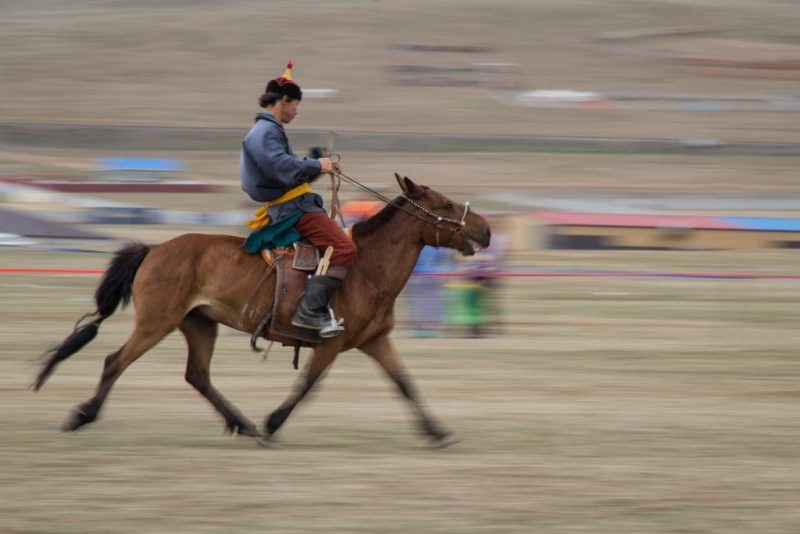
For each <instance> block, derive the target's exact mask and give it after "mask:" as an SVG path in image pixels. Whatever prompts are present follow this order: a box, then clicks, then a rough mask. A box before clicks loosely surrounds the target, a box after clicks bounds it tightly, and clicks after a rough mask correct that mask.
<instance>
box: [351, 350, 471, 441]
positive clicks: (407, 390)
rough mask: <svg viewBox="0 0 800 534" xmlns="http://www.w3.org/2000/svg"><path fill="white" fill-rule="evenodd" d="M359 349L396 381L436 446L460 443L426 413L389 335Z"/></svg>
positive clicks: (420, 423)
mask: <svg viewBox="0 0 800 534" xmlns="http://www.w3.org/2000/svg"><path fill="white" fill-rule="evenodd" d="M358 349H359V350H361V351H362V352H364V353H365V354H367V355H368V356H371V357H372V358H374V359H375V361H377V362H378V364H380V366H381V367H382V368H383V370H384V371H386V373H387V374H388V375H389V377H390V378H391V379H392V380H393V381H394V383H395V384H396V385H397V387H398V389H399V390H400V393H402V394H403V396H404V397H405V398H406V399H408V401H409V402H410V403H411V406H412V407H413V409H414V411H415V412H416V415H417V420H418V421H419V425H420V427H421V428H422V431H423V433H424V434H425V436H426V437H427V438H429V439H430V440H431V442H432V443H433V444H434V445H435V446H437V447H446V446H448V445H452V444H453V443H456V442H457V441H458V440H457V439H456V438H454V437H453V435H452V434H451V433H449V432H446V431H444V430H443V429H442V428H441V427H440V426H439V425H438V424H437V423H435V422H434V420H433V419H432V418H431V417H430V416H429V415H428V414H427V413H426V411H425V408H424V407H423V406H422V403H421V402H420V400H419V397H418V395H417V392H416V391H415V388H414V385H413V383H412V382H411V379H410V378H409V377H408V374H407V373H406V370H405V368H404V366H403V363H402V362H401V361H400V357H399V356H398V354H397V351H396V350H395V348H394V345H393V344H392V342H391V340H389V336H388V335H381V336H378V337H375V338H373V339H371V340H369V341H367V342H366V343H364V344H363V345H361V346H360V347H358Z"/></svg>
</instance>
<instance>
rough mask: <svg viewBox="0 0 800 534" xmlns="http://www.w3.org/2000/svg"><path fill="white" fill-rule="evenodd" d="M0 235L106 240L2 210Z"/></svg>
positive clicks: (91, 234)
mask: <svg viewBox="0 0 800 534" xmlns="http://www.w3.org/2000/svg"><path fill="white" fill-rule="evenodd" d="M0 233H6V234H16V235H18V236H25V237H50V238H59V239H108V238H107V237H106V236H104V235H101V234H96V233H94V232H87V231H85V230H80V229H78V228H75V227H73V226H70V225H68V224H63V223H59V222H55V221H51V220H48V219H45V218H41V217H35V216H33V215H28V214H26V213H22V212H19V211H14V210H8V209H2V208H0Z"/></svg>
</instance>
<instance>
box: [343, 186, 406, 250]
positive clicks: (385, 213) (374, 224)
mask: <svg viewBox="0 0 800 534" xmlns="http://www.w3.org/2000/svg"><path fill="white" fill-rule="evenodd" d="M405 202H406V197H404V196H403V195H400V196H399V197H397V198H395V199H394V200H392V201H391V202H389V203H388V204H386V205H385V206H384V207H383V209H382V210H381V211H379V212H378V213H376V214H375V215H373V216H372V217H370V218H369V219H367V220H365V221H361V222H357V223H356V224H354V225H353V239H355V238H358V237H364V236H366V235H369V234H371V233H372V232H374V231H375V230H377V229H378V228H380V227H381V226H383V225H384V224H386V223H387V222H389V220H391V218H392V217H394V214H395V213H397V212H398V211H399V209H400V208H399V206H402V205H403V204H405Z"/></svg>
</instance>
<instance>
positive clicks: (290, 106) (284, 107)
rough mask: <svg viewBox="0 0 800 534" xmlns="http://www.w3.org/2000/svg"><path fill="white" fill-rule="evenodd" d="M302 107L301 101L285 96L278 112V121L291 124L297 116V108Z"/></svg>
mask: <svg viewBox="0 0 800 534" xmlns="http://www.w3.org/2000/svg"><path fill="white" fill-rule="evenodd" d="M298 105H300V101H299V100H290V99H289V98H288V97H286V96H284V97H283V99H282V100H281V104H280V106H278V107H279V110H278V115H279V116H278V120H279V121H281V122H282V123H284V124H289V123H290V122H292V121H293V120H294V118H295V117H296V116H297V106H298Z"/></svg>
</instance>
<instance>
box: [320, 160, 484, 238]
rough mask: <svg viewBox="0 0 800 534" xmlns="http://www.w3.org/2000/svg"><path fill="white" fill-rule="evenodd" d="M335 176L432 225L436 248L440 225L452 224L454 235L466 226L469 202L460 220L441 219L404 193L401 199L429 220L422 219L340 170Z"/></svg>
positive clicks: (441, 217)
mask: <svg viewBox="0 0 800 534" xmlns="http://www.w3.org/2000/svg"><path fill="white" fill-rule="evenodd" d="M336 176H337V177H338V178H339V179H342V178H344V179H345V180H347V181H348V182H350V183H351V184H353V185H355V186H356V187H359V188H361V189H362V190H364V191H366V192H367V193H369V194H370V195H372V196H373V197H375V198H377V199H378V200H382V201H383V202H385V203H386V204H392V205H394V206H395V207H396V208H397V209H399V210H401V211H404V212H406V213H408V214H409V215H411V216H413V217H416V218H417V219H419V220H421V221H424V222H426V223H428V224H432V225H434V226H436V246H437V247H439V230H440V228H441V224H442V223H448V224H452V225H453V226H454V228H452V229H448V230H450V231H451V232H453V233H454V234H457V233H460V232H461V231H462V230H463V228H464V226H466V224H467V213H469V200H467V201H466V202H464V213H463V214H462V215H461V218H460V219H452V218H450V217H443V216H442V215H437V214H435V213H434V212H432V211H431V210H429V209H428V208H426V207H425V206H423V205H421V204H418V203H417V202H415V201H414V200H412V199H411V198H409V197H408V196H406V195H405V193H404V194H403V198H405V199H406V201H407V202H408V203H409V204H411V205H412V206H414V207H415V208H417V209H418V210H419V211H421V212H422V213H424V214H425V215H427V216H428V217H430V218H428V217H423V216H421V215H419V214H418V213H417V212H416V211H412V210H409V209H406V208H405V207H404V206H400V205H397V204H394V199H391V198H389V197H387V196H384V195H382V194H381V193H379V192H378V191H375V190H374V189H372V188H370V187H368V186H366V185H364V184H362V183H361V182H359V181H357V180H355V179H354V178H351V177H350V176H347V175H346V174H345V173H343V172H342V171H340V170H337V171H336ZM336 190H337V192H338V187H337V188H336ZM431 219H433V220H431Z"/></svg>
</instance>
